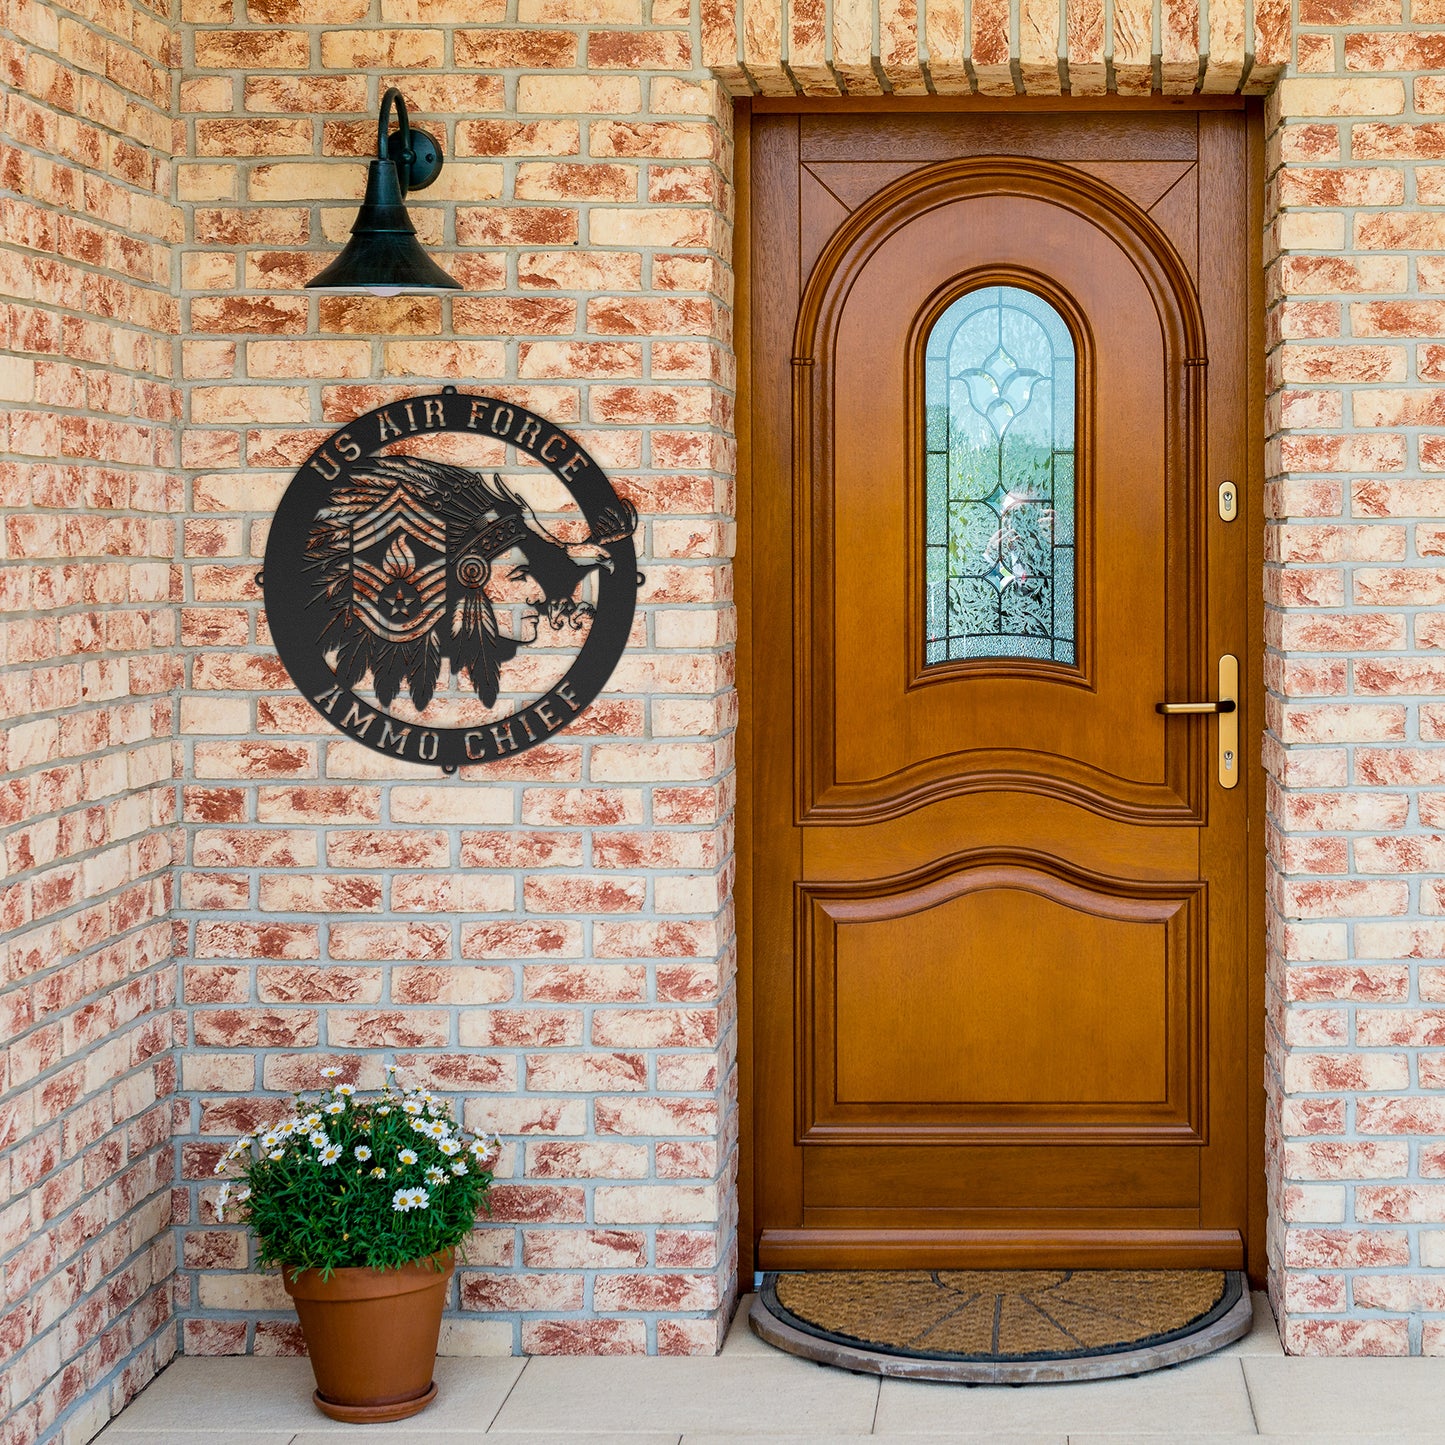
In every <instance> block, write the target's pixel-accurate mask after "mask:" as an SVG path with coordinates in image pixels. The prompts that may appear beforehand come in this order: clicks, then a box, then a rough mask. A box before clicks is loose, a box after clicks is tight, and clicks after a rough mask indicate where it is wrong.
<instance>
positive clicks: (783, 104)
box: [733, 95, 1267, 1291]
mask: <svg viewBox="0 0 1445 1445" xmlns="http://www.w3.org/2000/svg"><path fill="white" fill-rule="evenodd" d="M1240 109H1243V110H1244V112H1245V115H1246V121H1247V125H1248V167H1249V176H1248V196H1247V204H1248V208H1249V217H1250V223H1249V225H1248V227H1247V231H1246V236H1245V242H1244V244H1245V246H1246V249H1247V257H1246V259H1247V263H1248V268H1249V276H1250V285H1249V297H1248V309H1249V336H1248V355H1249V367H1248V378H1247V387H1248V409H1249V413H1250V417H1251V421H1250V431H1251V433H1252V445H1251V446H1250V447H1249V452H1248V455H1249V462H1248V469H1247V473H1246V478H1245V480H1246V498H1245V506H1244V508H1243V509H1242V512H1241V517H1240V521H1241V522H1242V523H1244V525H1245V526H1246V527H1248V529H1249V530H1248V535H1247V549H1248V563H1247V572H1248V576H1249V577H1251V578H1253V579H1255V585H1253V586H1252V588H1251V590H1250V593H1249V596H1248V598H1247V599H1246V606H1247V627H1248V632H1249V635H1250V636H1251V637H1252V638H1253V639H1254V644H1253V646H1252V648H1251V650H1250V651H1249V653H1248V654H1247V656H1246V657H1245V658H1244V659H1243V662H1244V667H1243V669H1242V670H1243V674H1244V675H1243V677H1242V678H1241V680H1240V685H1241V687H1242V688H1243V689H1244V691H1245V696H1246V697H1247V698H1248V699H1250V700H1251V702H1252V703H1254V704H1255V709H1254V710H1251V713H1250V715H1251V716H1253V717H1257V718H1259V719H1261V722H1262V721H1263V718H1264V698H1265V690H1264V587H1263V579H1264V532H1265V512H1264V439H1265V422H1264V402H1265V389H1264V357H1265V294H1264V236H1263V217H1264V199H1265V197H1264V191H1265V160H1264V124H1263V116H1264V111H1263V102H1262V101H1258V100H1253V99H1241V98H1240V97H1236V96H1217V97H1216V96H1200V95H1188V96H1177V97H1174V96H1150V97H1148V98H1141V99H1137V100H1135V99H1130V100H1121V99H1119V98H1118V97H1117V96H1099V97H1089V98H1075V97H1071V96H1015V97H1012V98H1003V99H993V98H988V97H981V96H973V97H957V98H948V99H943V98H935V97H926V98H923V97H920V98H899V97H888V96H878V97H848V98H843V97H840V98H837V99H821V98H820V99H812V98H808V97H803V96H797V97H789V98H784V99H764V98H762V97H754V98H752V99H744V100H739V101H736V102H735V103H734V110H733V119H734V150H733V182H734V193H735V197H736V204H735V210H734V226H733V274H734V278H735V290H734V300H733V322H734V337H733V350H734V356H735V359H736V363H737V409H736V423H735V425H736V435H737V461H736V467H735V476H736V483H735V486H736V490H735V494H734V511H735V514H736V518H737V546H736V552H735V556H734V561H733V573H734V581H735V599H736V600H735V605H736V611H737V627H738V635H737V683H736V686H737V692H738V725H737V802H736V808H735V813H734V819H735V838H734V856H735V859H736V865H737V866H736V880H735V882H734V889H733V896H734V904H735V909H736V917H737V950H738V952H737V956H738V966H737V991H738V994H737V997H738V1021H737V1026H738V1106H737V1107H738V1183H737V1191H738V1282H739V1288H740V1290H742V1291H746V1290H748V1289H750V1288H751V1287H752V1279H753V1274H754V1270H755V1258H754V1255H755V1189H756V1184H757V1176H756V1161H755V1156H754V1140H755V1137H756V1131H755V1128H754V1110H755V1109H756V1108H757V1106H758V1100H757V1099H756V1097H755V1092H754V1087H753V1069H754V1063H755V1060H754V1051H753V1010H754V1008H755V1006H756V1002H757V1000H756V997H755V992H754V988H753V968H752V943H753V937H752V935H753V928H752V909H753V888H752V882H753V879H752V869H753V820H754V816H755V810H754V789H755V787H756V769H755V766H754V733H753V701H754V693H753V686H752V682H753V679H752V622H753V617H754V606H753V595H752V586H753V571H752V544H753V529H752V496H753V492H752V405H753V396H752V386H751V361H752V301H753V294H754V293H753V285H752V275H751V266H752V256H751V247H750V235H751V220H752V211H751V205H750V200H751V197H750V194H749V192H750V186H751V161H752V147H751V135H752V131H751V127H752V117H753V116H754V115H762V114H770V115H779V114H807V115H828V114H835V115H836V114H848V113H853V114H856V113H858V112H871V113H874V114H880V115H910V114H913V115H917V114H950V113H960V112H967V113H970V114H982V113H988V112H991V111H992V112H1008V113H1015V114H1017V113H1022V112H1032V113H1058V112H1069V111H1073V112H1085V111H1087V112H1098V111H1113V112H1131V111H1132V112H1141V111H1157V110H1175V111H1178V110H1187V111H1199V110H1240ZM1260 736H1261V738H1262V736H1263V734H1262V733H1261V734H1260ZM1247 746H1248V747H1249V749H1250V752H1249V754H1248V756H1249V757H1250V760H1251V763H1252V766H1253V768H1254V769H1255V770H1256V771H1255V783H1256V786H1254V787H1252V788H1250V789H1249V807H1248V824H1247V827H1248V832H1247V843H1246V847H1247V866H1248V872H1249V878H1250V884H1251V886H1250V891H1249V899H1248V919H1249V926H1248V937H1249V954H1248V974H1249V998H1248V1036H1247V1038H1246V1040H1245V1041H1244V1044H1243V1047H1244V1048H1245V1049H1246V1051H1247V1056H1248V1059H1249V1063H1250V1069H1251V1079H1250V1088H1249V1119H1248V1138H1249V1154H1250V1162H1249V1167H1248V1171H1247V1188H1248V1225H1247V1230H1248V1233H1247V1238H1246V1240H1245V1247H1246V1260H1247V1268H1248V1273H1249V1278H1250V1282H1251V1284H1253V1285H1254V1286H1255V1287H1257V1288H1262V1287H1263V1284H1264V1279H1265V1271H1266V1258H1265V1236H1266V1225H1267V1221H1266V1210H1267V1202H1266V1190H1265V1091H1264V1069H1265V1045H1266V1038H1265V966H1266V948H1265V782H1264V778H1263V766H1262V763H1261V761H1260V754H1259V752H1258V751H1257V750H1256V749H1255V747H1254V744H1253V743H1249V744H1247ZM1241 751H1244V749H1243V748H1242V749H1241Z"/></svg>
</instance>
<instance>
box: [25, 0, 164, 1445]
mask: <svg viewBox="0 0 1445 1445" xmlns="http://www.w3.org/2000/svg"><path fill="white" fill-rule="evenodd" d="M174 40H175V31H174V26H173V23H172V21H171V18H170V16H169V14H168V13H167V10H166V7H164V6H163V7H162V9H161V10H160V11H159V12H157V11H156V10H154V9H152V8H149V7H147V6H145V5H143V4H141V3H130V0H120V3H115V4H111V5H108V6H104V7H100V6H97V7H93V8H88V7H77V8H76V9H73V10H71V9H65V8H62V7H59V6H52V5H49V4H46V3H41V0H16V3H11V4H8V5H7V6H6V7H5V10H4V13H3V17H0V103H3V113H0V238H3V240H0V298H3V299H0V403H3V416H0V527H3V540H0V639H3V650H0V696H3V705H4V718H5V722H4V727H3V730H0V757H3V767H4V780H3V783H0V833H3V838H4V848H5V860H4V862H5V880H4V882H3V884H0V1024H3V1027H0V1033H3V1042H4V1045H5V1047H4V1051H3V1053H0V1276H3V1279H4V1302H3V1305H0V1358H3V1359H4V1361H5V1367H4V1369H3V1371H0V1439H3V1440H5V1441H6V1442H7V1445H12V1442H13V1445H21V1442H27V1441H31V1440H35V1439H39V1438H42V1437H43V1438H47V1439H50V1438H57V1439H58V1438H64V1439H67V1440H74V1441H81V1440H85V1439H88V1438H90V1436H91V1435H93V1434H94V1433H95V1432H96V1431H97V1430H98V1429H99V1428H100V1427H101V1426H102V1425H104V1424H105V1422H106V1420H107V1419H108V1418H109V1417H110V1414H111V1413H112V1412H113V1410H114V1409H119V1408H120V1406H121V1405H122V1404H123V1403H124V1401H125V1400H126V1399H128V1398H129V1397H130V1396H131V1395H133V1394H135V1392H136V1391H137V1390H139V1389H140V1388H142V1387H143V1386H144V1385H145V1383H146V1382H147V1381H148V1380H149V1379H150V1378H151V1377H152V1376H153V1375H154V1374H155V1372H156V1371H157V1369H159V1368H160V1367H161V1366H162V1365H164V1363H165V1362H166V1361H167V1360H168V1359H169V1358H170V1357H171V1355H172V1354H173V1353H174V1350H175V1348H176V1339H177V1330H176V1325H175V1319H174V1309H173V1303H172V1298H171V1286H172V1280H173V1274H174V1269H175V1246H174V1234H173V1232H172V1229H171V1185H172V1180H173V1175H174V1167H173V1166H174V1155H173V1152H172V1149H171V1143H170V1139H171V1110H172V1107H173V1103H172V1094H173V1091H174V1087H175V1067H176V1060H175V1055H174V1053H173V1042H174V1039H173V1008H174V1004H175V993H176V977H177V970H176V965H175V962H174V957H173V946H172V945H173V941H172V936H171V905H172V893H171V888H172V881H173V865H174V861H175V860H174V847H175V843H176V838H177V832H176V822H177V814H176V785H175V781H174V771H175V752H174V749H175V742H174V739H175V735H176V718H175V692H176V688H177V686H178V684H179V682H180V678H181V664H180V659H179V656H178V654H177V644H178V641H179V637H178V625H179V616H178V608H177V600H178V594H177V591H176V587H177V584H178V574H177V572H176V569H175V565H174V564H175V561H176V558H177V556H178V546H179V531H180V522H179V513H180V510H181V507H182V502H183V490H182V486H181V481H180V477H179V475H178V472H177V466H178V458H177V454H176V448H177V418H178V413H177V400H178V398H177V392H176V387H175V378H174V361H175V345H176V343H175V337H176V335H177V328H178V318H177V310H176V303H175V299H174V292H173V285H172V253H171V247H172V245H173V244H174V243H175V242H176V241H177V240H179V238H180V217H179V213H178V211H177V210H176V208H175V206H174V204H173V201H172V170H171V157H172V140H173V136H172V121H171V110H172V103H171V70H170V66H171V61H172V51H173V45H174Z"/></svg>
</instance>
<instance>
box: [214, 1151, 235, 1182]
mask: <svg viewBox="0 0 1445 1445" xmlns="http://www.w3.org/2000/svg"><path fill="white" fill-rule="evenodd" d="M230 1157H231V1156H230V1155H229V1154H227V1155H226V1157H225V1158H224V1159H217V1160H216V1167H215V1168H214V1169H212V1170H211V1173H212V1174H214V1175H216V1177H217V1178H219V1177H220V1176H221V1175H222V1174H224V1173H225V1172H226V1161H227V1160H229V1159H230Z"/></svg>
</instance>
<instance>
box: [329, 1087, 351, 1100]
mask: <svg viewBox="0 0 1445 1445" xmlns="http://www.w3.org/2000/svg"><path fill="white" fill-rule="evenodd" d="M331 1092H332V1093H333V1094H340V1095H341V1097H342V1098H343V1099H349V1098H350V1097H351V1096H352V1095H353V1094H354V1093H355V1092H356V1085H355V1084H338V1085H337V1086H336V1087H335V1088H334V1089H333V1090H332V1091H331Z"/></svg>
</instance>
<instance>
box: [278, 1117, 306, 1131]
mask: <svg viewBox="0 0 1445 1445" xmlns="http://www.w3.org/2000/svg"><path fill="white" fill-rule="evenodd" d="M300 1127H301V1120H300V1119H287V1121H286V1122H285V1123H284V1124H278V1125H277V1126H276V1132H277V1133H278V1134H294V1133H295V1132H296V1131H297V1130H298V1129H299V1128H300Z"/></svg>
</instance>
